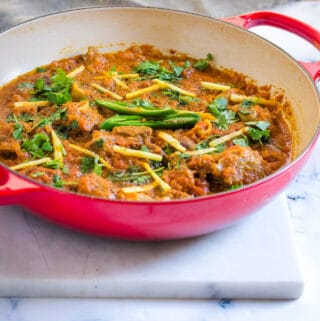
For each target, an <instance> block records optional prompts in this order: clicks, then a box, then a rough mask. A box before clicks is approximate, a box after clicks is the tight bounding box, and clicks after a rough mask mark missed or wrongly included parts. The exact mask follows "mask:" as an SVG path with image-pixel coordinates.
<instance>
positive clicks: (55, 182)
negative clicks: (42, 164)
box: [52, 174, 63, 188]
mask: <svg viewBox="0 0 320 321" xmlns="http://www.w3.org/2000/svg"><path fill="white" fill-rule="evenodd" d="M52 186H54V187H56V188H63V182H62V180H61V177H60V176H59V175H57V174H54V175H53V178H52Z"/></svg>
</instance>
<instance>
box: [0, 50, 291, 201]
mask: <svg viewBox="0 0 320 321" xmlns="http://www.w3.org/2000/svg"><path fill="white" fill-rule="evenodd" d="M213 61H214V59H213V56H212V55H211V54H207V55H206V56H205V57H204V58H202V59H198V60H197V59H194V58H191V57H189V56H188V55H186V54H183V53H178V52H175V51H174V50H171V51H170V53H169V54H164V53H162V52H161V51H160V50H158V49H157V48H155V47H153V46H150V45H141V46H138V45H133V46H131V47H129V48H127V49H125V50H123V51H118V52H113V53H101V52H99V50H98V49H97V48H95V47H89V48H88V51H87V53H86V54H83V55H78V56H75V57H71V58H65V59H62V60H59V61H53V62H51V63H50V64H48V65H46V66H41V67H38V68H36V69H35V70H32V71H30V72H28V73H26V74H23V75H21V76H19V77H17V78H16V79H14V80H12V81H11V82H10V83H8V84H6V85H4V86H3V87H2V88H1V89H0V105H1V106H0V110H1V111H0V161H1V162H2V163H3V164H5V165H7V166H9V167H10V168H11V169H12V170H15V171H18V172H19V173H21V174H22V175H25V176H28V177H29V178H31V179H33V180H37V181H39V182H42V183H44V184H47V185H51V186H53V187H56V188H59V189H63V190H66V191H70V192H76V193H80V194H85V195H90V196H94V197H101V198H108V199H124V200H138V201H140V200H142V201H148V200H171V199H183V198H191V197H199V196H206V195H209V194H214V193H219V192H222V191H227V190H231V189H236V188H240V187H241V186H243V185H247V184H251V183H253V182H255V181H257V180H259V179H262V178H263V177H265V176H267V175H270V174H272V173H273V172H275V171H276V170H278V169H279V168H281V167H283V166H284V165H286V164H287V163H288V162H290V160H291V158H292V154H293V139H292V133H291V130H290V125H289V123H288V119H286V117H285V115H284V114H285V113H284V109H288V103H287V102H286V100H285V97H284V95H283V93H282V92H281V91H275V90H274V89H273V88H272V86H270V85H264V86H258V85H257V84H256V83H255V82H254V81H253V80H252V79H250V78H249V77H247V76H245V75H242V74H240V73H237V72H235V71H232V70H228V69H225V68H218V67H216V66H215V65H214V63H213Z"/></svg>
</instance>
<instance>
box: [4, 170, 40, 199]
mask: <svg viewBox="0 0 320 321" xmlns="http://www.w3.org/2000/svg"><path fill="white" fill-rule="evenodd" d="M40 190H41V187H40V186H38V185H35V184H32V183H31V182H28V181H26V180H24V179H22V178H20V177H19V176H17V175H14V174H13V173H11V172H10V171H8V169H6V168H4V167H2V166H0V205H10V204H18V203H20V201H21V199H22V197H26V196H27V195H28V193H30V192H36V191H40Z"/></svg>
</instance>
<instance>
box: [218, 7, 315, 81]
mask: <svg viewBox="0 0 320 321" xmlns="http://www.w3.org/2000/svg"><path fill="white" fill-rule="evenodd" d="M222 20H223V21H226V22H229V23H232V24H234V25H237V26H239V27H242V28H245V29H249V28H251V27H255V26H260V25H267V26H272V27H277V28H281V29H284V30H287V31H290V32H292V33H294V34H296V35H297V36H300V37H302V38H304V39H305V40H307V41H308V42H310V43H311V44H312V45H313V46H314V47H316V48H317V49H318V50H320V32H319V31H318V30H316V29H314V28H313V27H311V26H309V25H308V24H306V23H304V22H302V21H299V20H297V19H294V18H291V17H289V16H286V15H282V14H280V13H276V12H272V11H257V12H249V13H245V14H243V15H240V16H236V17H228V18H224V19H222ZM300 63H301V64H302V65H303V66H304V68H305V69H306V70H307V71H308V73H309V74H310V75H311V77H312V78H313V79H314V80H317V79H318V78H319V77H320V61H318V62H300Z"/></svg>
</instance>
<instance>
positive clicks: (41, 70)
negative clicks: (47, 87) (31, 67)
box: [36, 67, 47, 73]
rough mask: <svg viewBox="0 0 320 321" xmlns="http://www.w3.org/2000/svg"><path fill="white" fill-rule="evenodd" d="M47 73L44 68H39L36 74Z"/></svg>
mask: <svg viewBox="0 0 320 321" xmlns="http://www.w3.org/2000/svg"><path fill="white" fill-rule="evenodd" d="M46 71H47V69H46V68H44V67H37V68H36V72H37V73H42V72H46Z"/></svg>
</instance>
